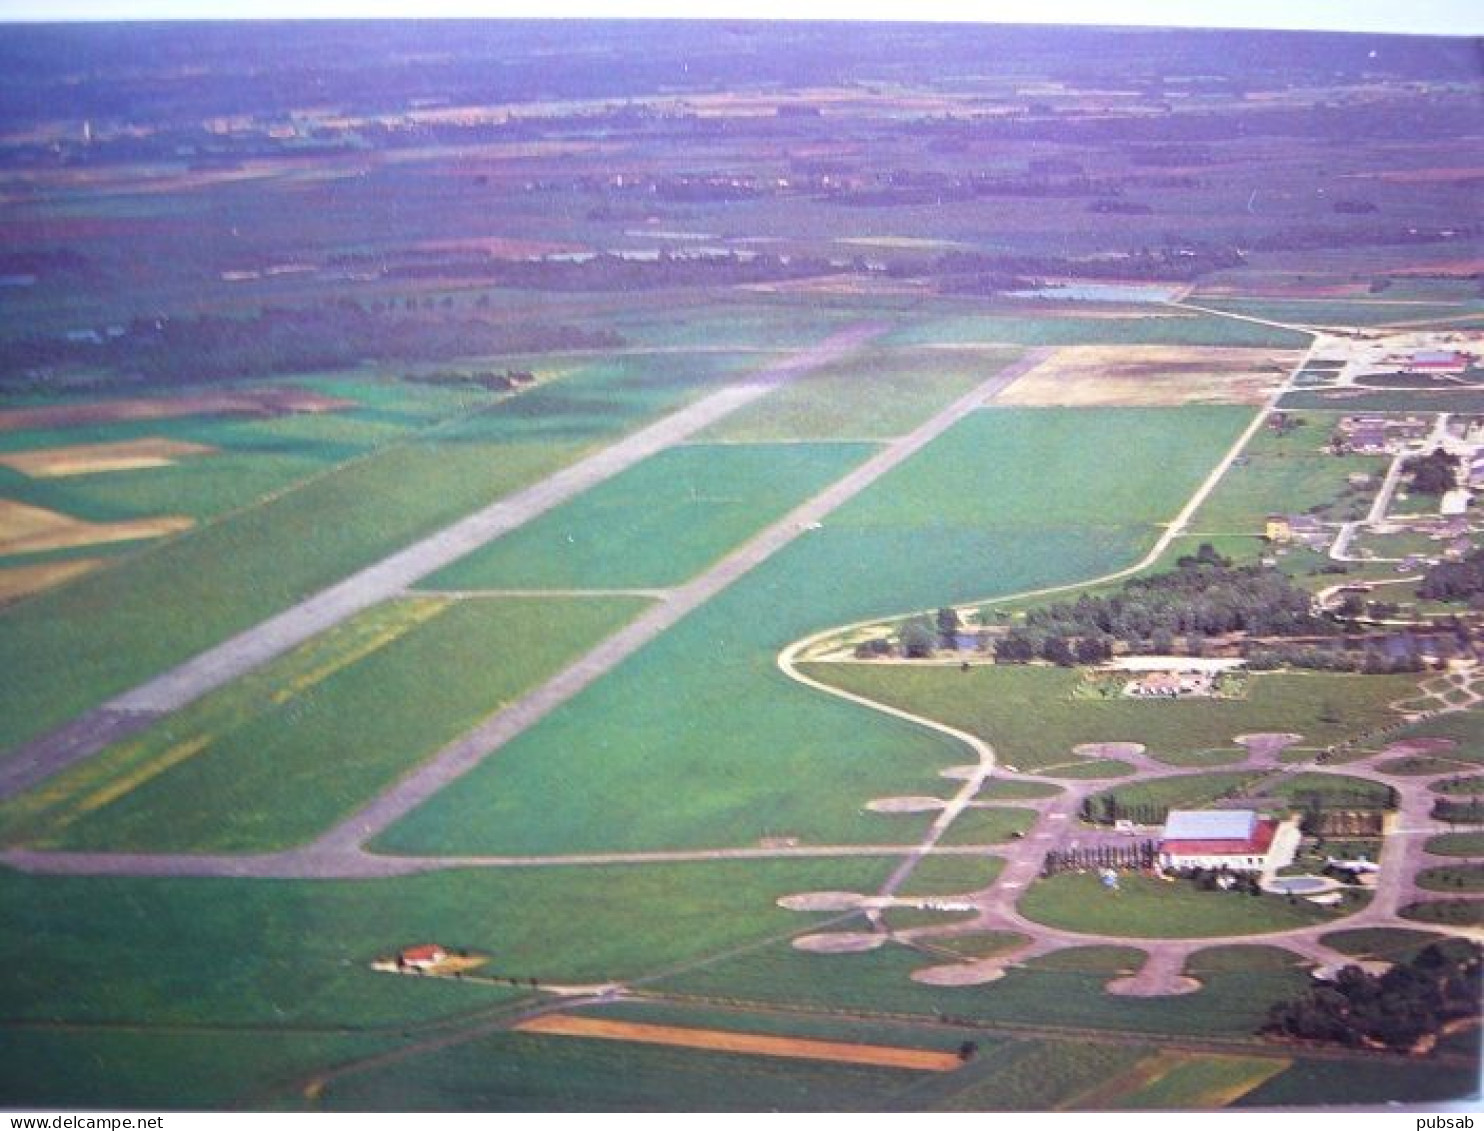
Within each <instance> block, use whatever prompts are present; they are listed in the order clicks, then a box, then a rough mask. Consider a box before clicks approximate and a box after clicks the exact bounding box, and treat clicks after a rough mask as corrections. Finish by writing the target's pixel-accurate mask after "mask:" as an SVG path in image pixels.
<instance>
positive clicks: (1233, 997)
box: [656, 897, 1309, 1040]
mask: <svg viewBox="0 0 1484 1131" xmlns="http://www.w3.org/2000/svg"><path fill="white" fill-rule="evenodd" d="M1241 898H1248V899H1250V898H1251V897H1241ZM1143 960H1144V956H1143V954H1142V952H1141V951H1138V950H1136V949H1133V948H1129V947H1079V948H1074V949H1071V950H1063V951H1056V952H1054V953H1052V954H1049V955H1046V956H1044V957H1041V958H1033V959H1030V960H1028V961H1027V962H1025V963H1023V964H1016V965H1014V966H1012V967H1010V968H1009V969H1008V970H1007V971H1006V972H1005V976H1004V977H1003V978H1001V979H1000V980H998V981H996V982H994V983H992V984H990V985H987V986H982V987H935V986H927V985H923V984H921V983H918V982H913V981H912V980H911V977H910V975H911V972H912V971H913V970H916V969H920V968H921V967H924V966H929V965H934V964H936V962H939V961H941V959H935V958H934V957H932V956H928V955H923V954H920V953H917V952H915V951H912V950H908V949H907V948H904V947H891V946H888V947H883V948H881V949H879V950H876V951H871V952H868V953H865V954H847V955H818V954H806V953H803V952H800V951H797V950H794V949H793V948H792V947H788V946H783V945H779V946H773V947H768V948H766V949H762V950H757V951H752V952H749V953H748V954H745V955H739V956H738V957H737V958H735V959H733V960H730V961H727V962H723V963H718V964H716V965H714V966H708V967H705V968H701V967H697V968H695V969H693V970H690V971H687V972H684V973H681V974H678V975H676V976H675V977H673V978H668V979H665V980H663V981H661V982H660V983H658V984H657V985H656V989H658V990H661V991H666V992H674V993H689V994H701V995H706V996H713V995H714V996H717V997H723V998H727V999H731V1000H735V1001H746V1002H756V1003H765V1002H779V1003H786V1004H788V1005H790V1006H792V1007H796V1008H811V1009H815V1008H817V1009H827V1010H837V1011H842V1012H847V1013H859V1014H861V1015H865V1016H869V1015H872V1014H888V1015H912V1016H928V1017H932V1016H938V1015H941V1016H942V1017H944V1019H946V1020H948V1021H949V1022H951V1023H956V1024H967V1025H974V1024H985V1025H989V1026H993V1027H994V1028H996V1029H997V1030H1004V1031H1008V1032H1011V1033H1014V1032H1016V1031H1017V1030H1020V1031H1026V1030H1029V1031H1030V1032H1031V1033H1033V1034H1039V1033H1043V1032H1050V1033H1054V1032H1055V1031H1056V1030H1058V1029H1068V1030H1072V1031H1073V1032H1074V1033H1076V1034H1083V1033H1086V1031H1087V1030H1089V1029H1097V1030H1108V1031H1111V1032H1117V1033H1123V1034H1139V1033H1174V1034H1185V1035H1190V1036H1199V1035H1212V1036H1217V1035H1224V1036H1236V1037H1241V1038H1247V1037H1249V1036H1250V1035H1251V1034H1252V1033H1253V1032H1254V1031H1255V1030H1256V1029H1257V1027H1258V1026H1259V1025H1261V1024H1262V1021H1263V1018H1264V1016H1265V1015H1266V1012H1267V1009H1268V1006H1269V1005H1270V1004H1272V1003H1273V1002H1275V1001H1279V1000H1282V999H1284V998H1287V997H1289V996H1292V995H1293V994H1295V993H1297V992H1299V991H1300V990H1302V989H1304V988H1305V987H1306V986H1307V984H1308V983H1309V978H1308V976H1307V974H1305V973H1303V972H1302V971H1300V970H1298V969H1296V968H1290V969H1285V970H1278V969H1250V968H1246V969H1241V970H1230V971H1216V972H1212V973H1209V974H1207V975H1206V976H1205V977H1204V978H1203V979H1202V988H1201V990H1200V991H1198V992H1197V993H1196V994H1191V995H1181V996H1179V997H1165V998H1133V997H1116V996H1114V995H1111V994H1108V993H1105V992H1104V989H1103V987H1104V985H1105V984H1106V983H1107V982H1108V981H1109V980H1110V979H1112V978H1117V977H1121V976H1124V975H1127V974H1131V973H1133V972H1134V971H1136V970H1137V969H1138V968H1139V967H1140V966H1141V965H1142V964H1143ZM1135 1039H1136V1037H1128V1036H1126V1037H1124V1040H1135Z"/></svg>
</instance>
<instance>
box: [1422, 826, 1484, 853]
mask: <svg viewBox="0 0 1484 1131" xmlns="http://www.w3.org/2000/svg"><path fill="white" fill-rule="evenodd" d="M1424 847H1425V848H1426V849H1427V851H1428V852H1431V853H1433V854H1434V855H1436V856H1484V832H1477V833H1442V834H1440V835H1439V836H1435V837H1431V838H1430V839H1429V840H1428V842H1427V844H1426V845H1425V846H1424Z"/></svg>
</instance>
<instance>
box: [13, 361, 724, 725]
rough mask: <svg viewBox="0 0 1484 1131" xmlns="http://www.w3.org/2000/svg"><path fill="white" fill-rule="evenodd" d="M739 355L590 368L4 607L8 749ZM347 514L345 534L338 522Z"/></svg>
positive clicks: (720, 376) (579, 448) (702, 387)
mask: <svg viewBox="0 0 1484 1131" xmlns="http://www.w3.org/2000/svg"><path fill="white" fill-rule="evenodd" d="M747 360H748V359H747V358H745V357H738V356H732V355H725V354H722V355H704V356H699V357H684V356H674V357H672V356H664V357H661V358H659V359H653V358H646V359H640V360H635V359H630V358H625V359H620V360H618V361H614V362H591V363H589V364H588V366H587V367H586V368H585V369H582V370H580V371H578V372H575V373H573V374H571V375H570V376H568V377H566V378H564V379H563V380H561V381H559V382H556V383H554V384H552V385H549V386H546V387H543V388H538V389H534V390H531V391H530V392H528V393H526V394H524V395H521V396H518V397H514V398H511V399H509V400H506V401H503V402H501V403H499V404H497V405H496V406H494V407H492V408H490V409H489V410H487V411H484V412H481V413H478V414H475V415H471V416H468V417H465V418H463V419H460V420H457V421H454V422H453V423H451V424H447V425H444V426H442V427H439V428H436V429H431V430H426V431H424V432H420V433H419V434H418V435H417V436H416V437H415V438H414V439H413V440H410V441H408V442H406V443H401V444H394V445H389V446H386V447H382V448H379V449H377V450H376V451H375V452H373V453H372V454H371V455H369V456H368V457H366V458H364V459H360V460H355V461H352V462H350V463H347V464H344V465H341V466H339V467H337V468H336V469H335V470H333V471H331V472H329V473H327V474H325V475H322V476H319V477H317V478H314V479H311V480H309V481H308V482H306V483H305V484H303V485H302V486H300V487H299V488H297V489H296V490H293V491H290V492H288V493H286V494H282V495H278V496H276V497H274V498H272V499H271V500H269V501H267V502H264V503H263V504H261V505H258V506H254V507H251V508H248V509H245V510H239V511H235V512H232V513H231V514H230V515H228V516H226V517H224V518H222V519H221V520H219V521H216V522H212V523H208V524H206V525H204V526H202V527H200V528H198V529H196V530H194V531H191V532H189V533H187V534H185V535H183V536H180V537H177V538H174V539H170V540H168V541H164V542H161V543H157V544H155V545H153V546H151V547H150V548H149V549H148V550H146V551H143V552H141V553H138V554H135V555H132V556H130V557H128V558H127V559H125V560H122V561H120V562H119V563H118V564H116V565H115V566H113V567H112V568H110V569H107V570H104V571H101V572H99V573H96V574H93V575H90V576H88V577H84V578H81V579H79V580H78V581H75V582H73V583H72V584H70V585H67V586H64V587H62V588H61V589H58V590H53V591H52V592H49V593H44V594H41V595H40V596H38V597H36V598H34V599H32V600H28V601H25V602H21V603H19V604H16V605H13V606H11V607H9V608H7V609H5V610H3V611H0V666H3V667H4V669H5V671H6V672H7V673H9V678H7V679H6V680H5V682H4V685H3V687H0V746H9V745H12V744H14V743H17V742H20V741H23V740H24V739H26V738H29V737H32V736H33V735H36V734H39V733H42V732H44V731H45V730H47V729H48V728H50V727H53V726H56V725H57V724H59V723H61V722H63V721H65V720H66V719H67V718H69V717H70V716H72V715H73V714H75V713H76V712H78V711H80V710H83V709H85V708H87V707H90V706H94V705H96V704H97V703H99V702H100V701H102V700H104V699H105V698H107V697H108V696H109V695H112V694H115V693H118V692H120V691H123V690H125V689H127V688H129V687H132V686H134V685H135V684H137V683H139V682H142V681H143V680H144V679H146V678H148V677H149V676H151V675H154V674H156V673H158V672H159V671H161V670H163V669H165V668H167V667H169V666H170V665H172V664H174V663H178V662H180V661H183V660H185V659H187V658H189V657H190V656H192V655H194V654H195V653H197V652H199V651H201V650H202V649H204V648H206V647H208V646H210V645H212V644H215V643H217V642H218V641H220V640H221V639H223V638H225V637H226V636H228V635H230V634H231V633H232V632H235V631H239V630H241V629H244V628H247V627H249V626H251V625H253V624H255V623H257V622H258V621H259V620H261V619H263V618H264V617H266V616H268V615H269V614H271V613H275V612H278V611H279V610H281V609H283V608H284V607H286V606H288V605H290V604H292V603H293V602H294V601H297V600H299V599H301V598H303V597H305V596H307V595H308V594H310V593H313V592H315V591H316V590H318V589H320V588H322V587H324V586H326V585H329V584H331V583H333V582H335V581H338V580H340V579H341V578H343V577H345V576H346V575H347V574H349V573H350V572H352V571H353V570H355V569H356V568H358V567H360V566H363V565H366V564H369V563H370V562H372V561H375V560H378V559H379V558H381V557H383V556H384V555H386V554H388V553H390V552H391V551H393V550H395V549H397V548H399V547H401V546H403V545H405V544H406V543H407V542H409V541H411V540H413V539H415V538H417V537H419V536H421V535H425V534H429V533H431V532H433V531H435V530H437V529H439V528H441V527H443V526H446V525H448V524H449V523H451V522H453V521H454V520H456V519H457V518H459V517H461V516H462V515H464V514H467V513H469V512H470V511H472V510H475V509H477V508H478V507H480V506H482V505H484V504H486V503H489V502H491V501H493V500H494V499H496V498H499V497H500V496H501V495H504V494H507V493H509V492H511V491H513V490H515V489H517V488H519V487H523V486H525V485H527V484H529V483H531V482H533V481H534V480H536V479H539V478H542V477H544V476H545V475H548V474H550V473H551V472H553V471H555V470H557V469H558V468H559V467H561V466H563V465H565V464H567V463H570V462H571V461H572V460H574V459H575V458H577V457H578V456H579V455H580V454H582V453H583V452H584V451H586V450H588V449H589V448H590V447H591V446H593V445H595V444H599V443H603V442H606V441H610V440H612V439H614V438H616V437H617V436H618V435H619V434H621V433H622V432H624V431H627V430H629V429H632V428H635V427H637V426H638V425H639V424H641V423H643V422H644V421H647V420H649V419H652V418H653V417H655V416H657V415H660V414H661V413H663V412H665V411H667V410H670V409H673V408H675V407H678V406H679V405H680V404H681V403H682V402H684V401H685V400H688V399H691V398H693V397H694V396H696V395H698V394H701V393H704V392H705V391H706V389H707V386H708V383H715V382H719V381H724V380H725V379H726V378H727V377H728V376H729V375H731V374H733V373H735V372H736V370H737V369H738V367H740V366H742V365H744V364H746V363H747ZM326 515H334V516H335V521H334V522H333V523H326V521H325V516H326Z"/></svg>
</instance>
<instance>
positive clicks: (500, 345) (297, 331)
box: [0, 301, 623, 387]
mask: <svg viewBox="0 0 1484 1131" xmlns="http://www.w3.org/2000/svg"><path fill="white" fill-rule="evenodd" d="M622 344H623V338H622V337H621V336H620V335H618V334H616V333H614V332H613V331H612V330H607V329H602V330H587V329H582V328H579V327H574V326H563V325H552V324H541V323H527V324H523V325H518V326H511V325H502V324H498V323H494V322H488V321H484V320H481V319H477V318H452V317H412V316H406V315H399V314H397V313H395V312H391V311H385V310H383V311H375V310H369V309H367V308H365V307H363V306H361V305H360V304H358V303H355V302H350V301H344V302H336V303H332V304H326V305H323V306H315V307H305V308H298V309H279V308H269V309H265V310H263V311H262V312H260V313H259V314H256V315H254V316H251V317H246V318H229V317H222V316H219V315H209V314H208V315H200V316H198V317H194V318H141V319H136V320H135V321H133V322H131V323H129V324H128V325H127V326H125V327H122V328H120V332H118V333H116V334H109V335H106V336H105V335H94V336H93V337H92V338H91V339H89V340H76V339H74V338H68V337H30V338H23V339H12V340H11V341H9V342H6V343H4V348H0V387H3V386H7V385H8V386H11V387H16V386H19V385H28V384H31V383H34V381H35V379H36V376H37V374H38V372H42V373H45V372H46V371H53V370H58V369H64V368H67V367H72V366H85V367H88V368H90V369H103V370H107V371H108V372H110V373H111V374H113V375H114V376H115V377H124V378H132V379H134V380H139V381H144V382H149V383H156V384H166V385H187V384H196V383H201V382H209V381H219V380H232V379H236V378H242V377H257V376H266V375H271V374H277V373H302V372H304V371H306V370H315V369H341V368H346V367H349V366H352V365H355V364H358V363H359V362H362V361H402V362H411V361H442V360H448V359H452V358H456V357H467V356H469V355H471V354H499V353H539V352H545V351H550V350H567V349H602V348H613V347H615V346H619V345H622Z"/></svg>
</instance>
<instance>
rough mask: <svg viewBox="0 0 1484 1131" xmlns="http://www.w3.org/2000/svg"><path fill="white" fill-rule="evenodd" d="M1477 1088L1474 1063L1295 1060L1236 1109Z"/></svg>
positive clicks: (1391, 1100)
mask: <svg viewBox="0 0 1484 1131" xmlns="http://www.w3.org/2000/svg"><path fill="white" fill-rule="evenodd" d="M1478 1092H1479V1073H1478V1069H1477V1068H1475V1067H1459V1066H1457V1065H1442V1064H1427V1063H1425V1062H1424V1063H1411V1062H1403V1063H1397V1064H1395V1065H1388V1066H1387V1071H1385V1072H1377V1071H1376V1066H1375V1065H1374V1064H1372V1063H1366V1062H1364V1061H1358V1060H1357V1061H1344V1060H1338V1061H1336V1060H1318V1059H1313V1060H1305V1059H1302V1058H1300V1059H1298V1061H1297V1062H1296V1063H1295V1064H1294V1066H1293V1067H1292V1068H1290V1069H1288V1071H1286V1072H1283V1073H1281V1074H1280V1075H1278V1076H1275V1077H1273V1079H1271V1080H1269V1081H1268V1082H1267V1083H1265V1084H1263V1085H1261V1086H1260V1087H1257V1088H1254V1089H1253V1090H1252V1091H1250V1092H1248V1093H1247V1094H1246V1095H1245V1096H1243V1097H1242V1098H1241V1099H1239V1100H1237V1101H1236V1104H1235V1105H1234V1106H1235V1107H1238V1108H1245V1107H1254V1108H1272V1107H1289V1106H1295V1105H1310V1104H1313V1103H1316V1102H1324V1101H1326V1100H1327V1101H1328V1102H1331V1103H1337V1104H1375V1105H1378V1106H1379V1105H1382V1104H1406V1103H1441V1102H1444V1101H1448V1100H1453V1101H1458V1100H1466V1099H1467V1098H1469V1097H1474V1096H1477V1095H1478Z"/></svg>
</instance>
